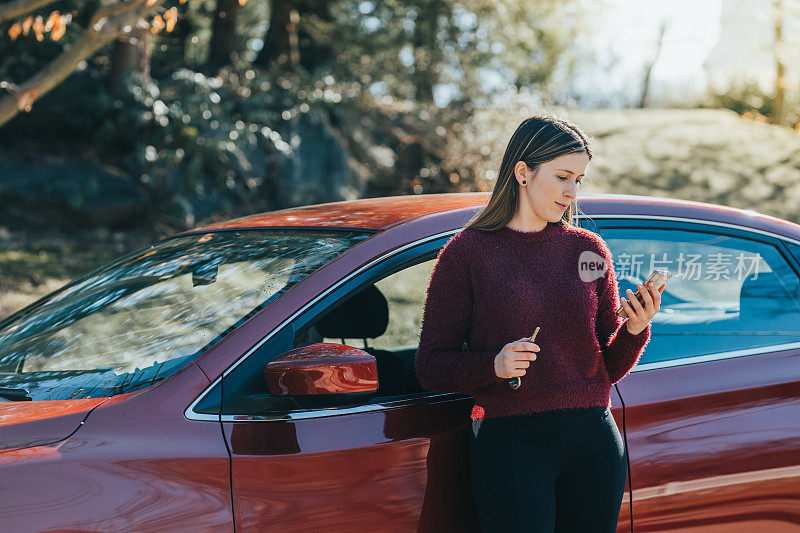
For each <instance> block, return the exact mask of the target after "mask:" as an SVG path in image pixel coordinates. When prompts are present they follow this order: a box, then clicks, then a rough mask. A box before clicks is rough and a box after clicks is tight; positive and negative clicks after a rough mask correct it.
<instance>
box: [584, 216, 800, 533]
mask: <svg viewBox="0 0 800 533" xmlns="http://www.w3.org/2000/svg"><path fill="white" fill-rule="evenodd" d="M594 218H595V219H598V217H594ZM598 220H599V222H598V230H597V231H598V233H600V235H601V236H602V237H603V238H604V240H605V241H606V242H607V244H608V245H609V248H610V249H611V251H612V254H613V258H614V268H615V272H616V273H617V278H618V280H619V292H620V294H621V295H623V294H624V290H625V288H628V287H633V286H634V285H635V284H636V283H638V282H641V281H643V280H644V279H645V277H646V276H647V274H648V273H649V272H650V271H651V270H652V269H653V268H668V269H669V270H671V271H672V273H673V277H672V278H671V279H670V280H669V281H668V283H667V286H666V289H665V290H664V293H663V295H662V304H661V311H660V312H659V313H658V314H657V315H656V316H655V317H654V319H653V326H652V338H651V341H650V343H649V345H648V346H647V347H646V349H645V352H644V354H643V356H642V359H641V360H640V362H639V363H638V365H637V367H636V368H634V369H633V371H632V372H631V373H630V374H629V375H628V376H627V377H626V378H625V379H623V380H622V381H621V382H620V383H619V390H620V393H621V395H622V398H623V399H624V402H625V415H626V426H627V427H626V431H627V442H628V444H629V446H630V448H629V454H630V461H631V477H632V480H631V481H632V489H633V508H634V509H633V514H634V523H635V529H636V531H679V530H680V531H703V532H714V531H719V532H722V531H724V532H730V531H764V532H767V531H770V532H773V531H774V532H777V531H790V530H791V531H796V530H797V527H798V524H800V281H799V280H798V274H797V271H796V269H795V267H794V266H793V264H794V263H793V261H792V260H791V257H790V255H789V254H787V253H785V248H784V245H783V243H781V242H780V241H778V240H777V239H775V238H773V237H771V236H769V235H767V234H763V233H759V232H755V231H745V230H743V229H736V228H734V227H730V226H727V225H726V226H724V227H723V226H722V225H714V224H708V223H706V224H700V223H697V224H692V223H682V222H678V221H672V220H636V219H635V217H634V218H629V219H628V220H626V221H623V220H616V219H613V218H611V219H602V218H600V219H598Z"/></svg>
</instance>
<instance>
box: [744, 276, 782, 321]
mask: <svg viewBox="0 0 800 533" xmlns="http://www.w3.org/2000/svg"><path fill="white" fill-rule="evenodd" d="M757 275H758V277H757V278H755V277H754V276H750V277H748V278H747V279H745V280H744V283H743V284H742V288H741V289H740V291H739V318H740V319H741V318H749V319H756V320H759V321H760V320H766V319H774V318H777V317H778V316H780V314H781V313H782V312H783V310H784V307H785V306H786V297H787V296H788V295H787V293H786V291H785V290H784V289H783V286H782V285H781V282H780V280H779V279H778V276H776V275H775V273H774V272H759V273H758V274H757Z"/></svg>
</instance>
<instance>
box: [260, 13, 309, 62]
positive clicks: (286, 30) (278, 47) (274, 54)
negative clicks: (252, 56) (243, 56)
mask: <svg viewBox="0 0 800 533" xmlns="http://www.w3.org/2000/svg"><path fill="white" fill-rule="evenodd" d="M299 19H300V14H299V13H298V11H297V9H295V7H294V6H293V2H292V1H291V0H272V13H271V14H270V18H269V28H268V29H267V34H266V36H265V37H264V48H262V49H261V52H259V54H258V57H257V58H256V64H257V65H258V66H260V67H262V68H265V69H268V68H270V66H272V65H273V64H279V65H283V67H284V70H290V71H291V70H295V68H296V66H297V64H298V62H299V50H298V48H297V23H298V22H299Z"/></svg>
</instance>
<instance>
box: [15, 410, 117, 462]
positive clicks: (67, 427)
mask: <svg viewBox="0 0 800 533" xmlns="http://www.w3.org/2000/svg"><path fill="white" fill-rule="evenodd" d="M106 400H108V398H86V399H81V400H55V401H40V402H0V453H3V452H4V451H6V450H12V449H18V448H28V447H30V446H41V445H43V444H50V443H53V442H58V441H60V440H64V439H66V438H67V437H69V436H70V434H72V433H73V432H74V431H75V430H76V429H78V427H79V426H80V425H81V422H83V420H84V419H85V418H86V415H87V414H88V413H89V412H90V411H91V410H92V409H94V408H95V407H97V406H98V405H100V404H101V403H103V402H104V401H106Z"/></svg>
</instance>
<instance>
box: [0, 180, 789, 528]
mask: <svg viewBox="0 0 800 533" xmlns="http://www.w3.org/2000/svg"><path fill="white" fill-rule="evenodd" d="M487 200H488V194H482V193H465V194H441V195H420V196H413V197H412V196H409V197H401V198H377V199H368V200H358V201H352V202H337V203H331V204H322V205H317V206H308V207H302V208H297V209H289V210H284V211H276V212H272V213H266V214H262V215H255V216H250V217H245V218H242V219H238V220H234V221H230V222H226V223H221V224H216V225H213V226H208V227H205V228H202V229H199V230H197V231H196V232H197V233H209V232H214V231H226V230H229V229H249V228H265V227H280V228H311V227H313V228H351V229H361V230H370V231H372V232H373V233H374V234H373V235H372V236H370V237H369V238H368V239H366V240H364V241H363V242H361V243H359V244H357V245H355V246H353V247H352V248H350V249H348V250H347V251H346V252H345V253H343V254H341V255H340V256H339V257H337V258H336V259H334V260H332V261H330V262H329V263H327V264H325V265H324V266H322V267H321V268H319V269H318V270H317V271H315V272H314V273H313V274H311V275H309V276H308V277H307V278H305V279H303V280H302V281H301V282H299V283H298V284H297V285H295V286H293V287H292V288H291V289H290V290H288V291H287V292H286V293H285V294H283V295H282V296H281V297H280V298H279V299H277V300H275V301H274V302H273V303H272V304H270V305H269V306H267V307H266V308H264V309H262V310H260V311H259V312H257V313H256V314H254V315H253V316H252V317H251V318H249V319H248V320H247V321H246V322H244V323H243V324H242V325H241V326H239V327H238V328H236V329H234V330H233V331H231V332H230V333H229V334H227V335H226V336H225V337H224V338H223V339H222V340H220V341H219V342H218V343H217V344H215V345H213V347H212V348H210V349H209V350H208V351H206V352H205V353H203V354H202V355H200V356H199V357H197V358H196V359H195V360H194V361H192V362H191V363H189V364H187V365H186V366H185V367H183V368H182V369H181V370H179V371H178V372H176V373H174V374H172V375H170V376H169V377H168V378H166V379H164V380H163V381H161V382H158V383H156V384H154V385H152V386H150V387H147V388H144V389H142V390H139V391H137V392H132V393H127V394H122V395H118V396H113V397H109V398H99V399H87V400H64V401H53V402H47V401H32V402H3V403H0V516H2V521H1V522H0V529H2V530H3V531H15V532H17V531H20V532H23V531H54V530H69V531H165V530H168V531H173V530H174V531H178V530H186V531H233V530H234V526H235V528H236V530H237V531H337V532H338V531H343V532H347V531H354V532H355V531H358V532H361V531H392V532H396V531H437V532H438V531H477V530H478V527H477V519H476V516H475V511H474V508H473V505H472V499H471V487H470V481H469V471H468V462H467V453H468V448H467V447H468V439H467V436H468V433H467V431H468V428H469V411H470V409H471V407H472V401H471V399H470V398H467V397H463V396H458V395H448V394H437V393H432V394H423V395H421V396H420V395H417V396H415V397H414V398H411V399H409V400H407V401H405V400H404V401H396V402H387V403H386V404H377V405H376V404H370V405H361V404H356V405H351V406H349V407H348V408H346V409H340V410H336V411H332V412H331V413H329V414H333V415H334V416H325V413H322V414H320V413H316V414H309V413H303V412H301V413H291V412H290V413H287V415H286V416H284V417H279V418H274V417H273V418H270V417H269V416H264V415H262V414H259V413H241V414H233V415H217V416H213V415H207V416H201V415H198V414H197V413H196V412H195V411H194V406H195V405H196V403H197V401H198V400H199V399H200V398H202V397H203V396H204V395H205V394H208V393H209V391H210V390H212V389H213V387H214V386H215V384H218V383H220V379H221V377H222V376H223V374H225V375H226V376H227V375H228V374H227V373H226V372H230V371H231V370H232V369H235V368H236V366H237V365H239V364H240V363H241V362H242V361H243V360H245V358H246V356H247V355H248V354H249V353H250V352H251V351H252V350H253V349H254V348H255V347H257V346H260V345H261V344H260V343H262V342H264V339H266V338H267V337H269V335H271V334H273V333H274V332H275V331H278V329H279V328H280V327H281V326H282V325H284V324H286V323H287V322H288V321H290V320H292V317H294V316H296V315H297V314H298V313H300V312H301V311H302V310H303V309H307V308H308V306H309V305H310V302H313V301H315V298H317V297H318V296H319V295H320V294H322V293H323V292H325V291H326V290H328V289H329V288H331V287H333V286H335V285H336V284H337V283H339V282H341V280H343V279H344V278H345V277H347V276H349V275H350V274H351V273H353V272H355V271H357V270H359V269H362V268H364V267H365V265H373V264H379V260H380V259H381V258H382V257H384V256H387V254H392V253H395V252H397V251H399V250H404V249H407V248H408V247H409V246H411V245H414V244H415V243H420V242H424V241H426V240H430V239H433V238H436V237H437V236H438V237H441V236H442V235H445V236H447V235H452V232H454V231H456V230H458V229H459V228H461V227H463V225H464V224H465V223H466V222H467V221H468V220H469V219H470V218H471V217H472V216H474V215H475V213H476V212H477V211H478V210H479V209H481V208H482V207H483V206H484V205H485V203H486V201H487ZM580 207H581V209H582V211H583V213H585V214H586V215H587V216H588V218H589V219H591V218H593V217H596V218H598V219H600V218H602V217H603V216H612V215H613V216H615V217H617V218H618V219H632V218H637V217H639V218H642V219H647V220H660V219H669V220H673V221H674V220H685V221H700V223H701V224H706V225H707V224H714V225H717V226H719V227H723V226H724V227H737V228H745V229H750V230H753V231H755V232H758V233H759V234H761V235H772V236H776V237H780V238H783V239H786V240H787V242H788V241H792V242H795V243H797V244H798V245H800V226H798V225H795V224H792V223H789V222H787V221H783V220H779V219H775V218H772V217H767V216H763V215H758V214H755V213H750V212H744V211H740V210H736V209H731V208H725V207H721V206H712V205H708V204H700V203H694V202H686V201H672V200H666V199H660V198H649V197H630V196H623V195H596V196H586V197H583V198H581V200H580ZM792 264H795V263H792ZM289 366H290V365H289ZM323 366H325V365H323ZM334 366H335V365H334ZM326 368H328V369H330V368H331V366H330V365H328V366H327V367H326ZM286 370H287V372H290V371H291V369H290V368H289V367H288V366H287V368H286ZM263 371H264V370H263V368H260V369H259V372H260V373H261V372H263ZM351 377H352V376H351ZM260 379H263V376H260ZM348 379H350V378H348ZM353 379H355V380H356V381H357V377H356V378H353ZM346 382H347V380H343V381H342V383H345V385H343V386H349V385H346ZM222 383H223V385H224V383H225V381H224V380H223V381H222ZM273 385H274V387H278V388H279V386H278V384H277V383H276V384H273ZM265 386H266V385H265ZM309 386H311V387H312V388H313V384H310V385H309ZM274 387H273V388H274ZM618 392H619V394H620V395H621V397H620V396H618V395H617V390H614V389H612V404H613V405H614V408H613V414H614V417H615V419H616V421H617V423H618V425H619V426H620V430H621V431H622V430H624V432H625V437H626V440H627V444H628V450H629V454H630V465H631V470H630V474H631V481H632V483H631V485H629V486H628V487H626V493H625V499H624V500H623V505H622V509H621V513H620V520H619V526H618V531H629V530H630V529H631V518H633V524H634V529H635V530H636V531H704V532H705V531H719V532H722V531H725V532H729V531H763V532H779V531H781V532H783V531H796V530H797V529H798V528H800V346H798V347H795V348H785V347H784V349H781V350H778V351H774V352H769V353H759V354H752V355H748V356H741V357H729V358H725V359H719V360H708V361H700V362H695V363H693V364H680V365H675V366H665V367H664V368H659V369H658V370H657V371H656V370H645V371H637V372H632V373H631V374H630V375H629V376H627V377H626V378H625V379H624V380H622V381H621V382H620V383H619V388H618ZM221 394H222V396H224V394H225V393H224V390H223V392H222V393H221ZM623 402H624V403H623ZM623 405H624V408H623ZM623 419H624V427H623ZM631 489H632V490H631ZM631 495H632V496H631ZM631 507H632V509H633V516H631V514H630V512H629V509H630V508H631Z"/></svg>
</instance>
